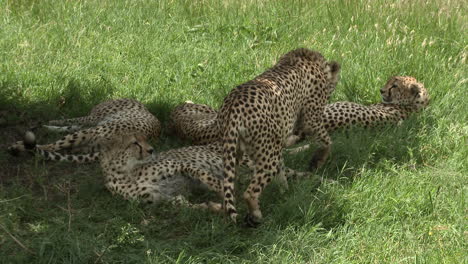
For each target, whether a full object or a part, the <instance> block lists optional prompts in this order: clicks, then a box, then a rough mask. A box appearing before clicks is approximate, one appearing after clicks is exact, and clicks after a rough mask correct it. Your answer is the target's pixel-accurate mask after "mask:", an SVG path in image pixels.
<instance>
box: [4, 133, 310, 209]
mask: <svg viewBox="0 0 468 264" xmlns="http://www.w3.org/2000/svg"><path fill="white" fill-rule="evenodd" d="M100 146H101V148H100V149H99V152H94V153H86V154H62V153H59V152H51V151H47V150H43V149H41V148H37V144H36V138H35V135H34V133H32V132H27V133H26V135H25V139H24V140H23V141H21V142H17V143H15V144H14V145H12V146H11V147H10V148H15V149H17V151H18V152H24V151H28V150H29V151H33V152H35V153H36V154H38V155H39V156H42V157H43V158H45V159H46V160H52V161H68V162H75V163H89V162H93V161H99V163H100V167H101V170H102V173H103V175H104V179H105V186H106V188H107V189H108V190H109V191H110V192H111V193H112V194H114V195H120V196H122V197H123V198H124V199H127V200H139V201H142V202H144V203H148V204H153V203H159V202H161V201H169V202H174V203H177V204H179V205H183V206H187V207H190V208H198V209H208V210H211V211H214V212H221V211H222V206H221V203H216V202H212V201H208V202H203V203H198V204H192V203H190V202H189V201H187V199H186V198H185V195H186V194H187V193H190V192H191V191H193V190H195V189H199V188H204V189H208V190H211V191H214V192H216V193H218V195H219V197H220V198H222V184H223V182H222V179H223V164H222V144H221V143H220V142H216V143H213V144H208V145H203V146H189V147H183V148H179V149H172V150H169V151H164V152H160V153H155V152H154V150H153V148H152V147H151V146H150V145H149V144H148V142H147V140H146V138H145V137H144V136H141V135H134V134H130V135H121V136H117V137H114V138H113V139H109V140H105V141H102V142H101V144H100ZM241 166H242V167H244V168H247V169H248V168H249V167H251V166H252V165H251V162H250V161H249V160H248V159H246V158H245V159H243V160H241ZM285 173H286V175H287V176H286V177H287V178H288V179H291V178H296V177H304V175H305V173H300V172H297V171H294V170H291V169H289V168H285Z"/></svg>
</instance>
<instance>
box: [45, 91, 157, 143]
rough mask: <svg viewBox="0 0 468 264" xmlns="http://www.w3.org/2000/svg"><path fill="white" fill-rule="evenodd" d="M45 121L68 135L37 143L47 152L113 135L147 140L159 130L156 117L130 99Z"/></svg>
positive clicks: (112, 101) (107, 103) (96, 141)
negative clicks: (67, 116)
mask: <svg viewBox="0 0 468 264" xmlns="http://www.w3.org/2000/svg"><path fill="white" fill-rule="evenodd" d="M49 124H50V125H46V126H45V127H46V128H48V129H49V130H54V131H59V132H69V133H71V134H68V135H66V136H64V137H63V138H62V139H60V140H58V141H56V142H54V143H51V144H46V145H38V146H37V147H38V148H41V149H43V150H48V151H60V150H63V149H71V148H73V149H75V148H77V147H93V146H94V145H96V144H99V142H100V141H101V140H106V139H108V138H110V137H113V136H114V135H125V134H139V135H142V136H144V137H146V138H148V139H149V138H158V137H159V134H160V132H161V125H160V123H159V120H158V119H157V118H156V117H155V116H154V115H152V114H151V113H150V112H149V111H148V110H147V109H146V107H145V106H144V105H143V104H142V103H140V102H138V101H136V100H133V99H117V100H110V101H106V102H103V103H100V104H98V105H96V106H95V107H94V108H93V109H92V110H91V112H90V113H89V115H87V116H84V117H78V118H71V119H64V120H52V121H49ZM86 127H87V128H86Z"/></svg>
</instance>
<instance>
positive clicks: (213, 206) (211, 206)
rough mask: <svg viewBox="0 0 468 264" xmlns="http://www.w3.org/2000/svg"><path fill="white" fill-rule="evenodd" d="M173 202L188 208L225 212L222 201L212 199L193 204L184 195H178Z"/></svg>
mask: <svg viewBox="0 0 468 264" xmlns="http://www.w3.org/2000/svg"><path fill="white" fill-rule="evenodd" d="M171 203H172V204H174V205H177V206H184V207H188V208H193V209H202V210H210V211H212V212H215V213H222V212H223V206H222V205H221V203H214V202H211V201H208V202H203V203H197V204H193V203H191V202H189V201H188V200H187V198H185V197H184V196H182V195H177V196H176V197H174V198H173V199H172V200H171Z"/></svg>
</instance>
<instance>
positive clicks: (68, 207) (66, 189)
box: [56, 182, 72, 232]
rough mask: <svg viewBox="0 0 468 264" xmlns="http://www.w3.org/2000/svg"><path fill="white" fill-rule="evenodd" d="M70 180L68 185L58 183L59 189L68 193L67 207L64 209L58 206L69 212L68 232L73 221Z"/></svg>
mask: <svg viewBox="0 0 468 264" xmlns="http://www.w3.org/2000/svg"><path fill="white" fill-rule="evenodd" d="M70 185H71V184H70V182H68V185H67V186H62V185H60V184H57V185H56V187H57V189H59V190H60V191H61V192H63V193H65V194H66V195H67V209H64V208H63V207H61V206H58V205H57V207H59V208H60V209H62V210H64V211H66V212H67V213H68V232H70V231H71V221H72V208H71V202H70Z"/></svg>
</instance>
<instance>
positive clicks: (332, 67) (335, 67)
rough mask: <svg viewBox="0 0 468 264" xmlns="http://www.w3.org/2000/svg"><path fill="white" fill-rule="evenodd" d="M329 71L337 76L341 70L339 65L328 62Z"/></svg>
mask: <svg viewBox="0 0 468 264" xmlns="http://www.w3.org/2000/svg"><path fill="white" fill-rule="evenodd" d="M328 64H329V65H330V71H331V73H332V74H333V75H335V74H337V73H338V72H339V71H340V70H341V65H340V64H339V63H338V62H336V61H330V62H329V63H328Z"/></svg>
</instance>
